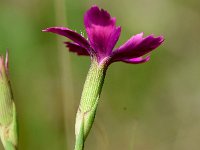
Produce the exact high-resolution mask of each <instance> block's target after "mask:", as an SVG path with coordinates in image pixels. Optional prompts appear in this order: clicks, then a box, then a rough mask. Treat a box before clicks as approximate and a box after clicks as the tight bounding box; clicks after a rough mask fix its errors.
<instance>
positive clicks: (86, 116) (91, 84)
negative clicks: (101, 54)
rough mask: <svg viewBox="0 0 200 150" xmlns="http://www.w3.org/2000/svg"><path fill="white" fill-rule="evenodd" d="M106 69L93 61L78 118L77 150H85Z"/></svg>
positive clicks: (103, 65) (76, 129)
mask: <svg viewBox="0 0 200 150" xmlns="http://www.w3.org/2000/svg"><path fill="white" fill-rule="evenodd" d="M106 68H107V67H106V65H105V64H101V65H99V64H98V63H97V61H96V60H92V63H91V66H90V69H89V72H88V75H87V78H86V81H85V84H84V87H83V92H82V96H81V101H80V105H79V108H78V111H77V116H76V125H75V132H76V143H75V150H83V148H84V142H85V140H86V138H87V135H88V134H89V132H90V129H91V127H92V125H93V122H94V118H95V114H96V109H97V105H98V100H99V97H100V94H101V90H102V86H103V83H104V78H105V74H106Z"/></svg>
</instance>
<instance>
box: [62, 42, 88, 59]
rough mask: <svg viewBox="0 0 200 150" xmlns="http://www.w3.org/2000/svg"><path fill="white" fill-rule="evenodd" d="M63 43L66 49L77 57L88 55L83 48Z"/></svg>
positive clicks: (70, 43) (74, 44)
mask: <svg viewBox="0 0 200 150" xmlns="http://www.w3.org/2000/svg"><path fill="white" fill-rule="evenodd" d="M64 43H65V44H66V47H68V48H69V51H70V52H74V53H77V54H78V55H85V56H89V55H90V54H89V53H88V51H87V50H86V49H85V48H84V47H82V46H80V45H78V44H76V43H72V42H64Z"/></svg>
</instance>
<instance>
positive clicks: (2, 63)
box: [0, 53, 17, 150]
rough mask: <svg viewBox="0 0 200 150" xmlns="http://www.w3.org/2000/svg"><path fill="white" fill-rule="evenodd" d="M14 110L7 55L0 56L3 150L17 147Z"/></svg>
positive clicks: (0, 124)
mask: <svg viewBox="0 0 200 150" xmlns="http://www.w3.org/2000/svg"><path fill="white" fill-rule="evenodd" d="M16 122H17V121H16V110H15V104H14V101H13V95H12V91H11V86H10V81H9V78H8V53H6V58H5V60H4V57H3V56H0V137H1V141H2V143H3V146H4V148H5V150H15V149H16V147H17V123H16Z"/></svg>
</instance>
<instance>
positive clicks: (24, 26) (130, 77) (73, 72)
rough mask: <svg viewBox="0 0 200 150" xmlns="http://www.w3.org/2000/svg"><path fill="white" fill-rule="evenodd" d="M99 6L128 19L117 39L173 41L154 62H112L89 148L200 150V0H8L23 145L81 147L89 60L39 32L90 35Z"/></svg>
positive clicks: (7, 41)
mask: <svg viewBox="0 0 200 150" xmlns="http://www.w3.org/2000/svg"><path fill="white" fill-rule="evenodd" d="M93 4H97V5H98V6H100V7H101V8H104V9H106V10H108V11H109V12H110V13H111V15H112V16H115V17H116V18H117V25H120V26H122V34H121V37H120V40H119V42H118V45H119V44H122V43H123V42H125V41H126V40H127V39H128V38H130V37H131V36H132V35H133V34H137V33H139V32H142V31H143V32H144V33H145V35H148V34H151V33H154V34H155V35H164V37H165V42H164V44H163V45H162V46H161V47H159V48H158V49H157V50H156V51H154V52H153V53H152V56H151V60H150V61H149V62H148V63H145V64H141V65H130V64H125V63H115V64H112V65H111V66H110V68H109V69H108V72H107V76H106V81H105V84H104V88H103V92H102V96H101V100H100V104H99V108H98V111H97V116H96V120H95V124H94V127H93V128H92V131H91V134H90V135H89V137H88V139H87V141H86V147H85V149H86V150H110V149H115V150H169V149H170V150H199V149H200V142H199V141H200V67H199V65H200V37H199V35H200V1H199V0H184V1H183V0H123V1H122V0H110V1H102V0H93V1H91V0H90V1H89V0H88V1H87V0H42V1H41V0H32V1H30V0H0V53H1V54H5V50H6V49H7V48H8V49H9V56H10V78H11V84H12V88H13V93H14V97H15V101H16V105H17V110H18V118H19V119H18V120H19V134H20V135H19V136H20V137H19V149H20V150H36V149H37V150H44V149H45V150H62V149H66V150H73V147H74V122H75V114H76V110H77V107H78V104H79V99H80V95H81V91H82V87H83V83H84V80H85V77H86V74H87V71H88V68H89V64H90V60H89V58H88V57H78V56H76V55H75V54H72V53H69V52H68V50H67V49H66V48H65V46H64V44H62V42H63V41H66V40H67V39H65V38H60V37H58V36H56V35H53V34H50V33H43V32H41V30H42V29H44V28H46V27H51V26H67V27H70V28H71V29H73V30H76V31H77V32H79V33H80V32H81V31H82V32H84V27H83V14H84V12H85V11H86V10H87V9H88V8H90V7H91V5H93ZM0 150H3V148H2V145H0Z"/></svg>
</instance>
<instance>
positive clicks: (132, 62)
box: [122, 56, 150, 64]
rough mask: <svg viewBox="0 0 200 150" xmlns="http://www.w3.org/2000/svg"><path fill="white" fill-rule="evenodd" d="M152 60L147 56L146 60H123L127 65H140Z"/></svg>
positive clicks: (141, 58) (140, 58) (139, 58)
mask: <svg viewBox="0 0 200 150" xmlns="http://www.w3.org/2000/svg"><path fill="white" fill-rule="evenodd" d="M149 60H150V56H147V57H145V58H143V57H137V58H132V59H123V60H122V61H123V62H126V63H131V64H140V63H145V62H147V61H149Z"/></svg>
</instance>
